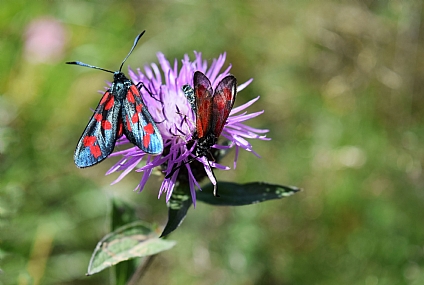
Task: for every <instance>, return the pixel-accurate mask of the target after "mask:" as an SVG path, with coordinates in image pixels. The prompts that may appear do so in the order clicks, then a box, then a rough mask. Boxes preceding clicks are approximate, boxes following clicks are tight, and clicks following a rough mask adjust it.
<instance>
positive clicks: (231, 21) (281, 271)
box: [0, 0, 424, 285]
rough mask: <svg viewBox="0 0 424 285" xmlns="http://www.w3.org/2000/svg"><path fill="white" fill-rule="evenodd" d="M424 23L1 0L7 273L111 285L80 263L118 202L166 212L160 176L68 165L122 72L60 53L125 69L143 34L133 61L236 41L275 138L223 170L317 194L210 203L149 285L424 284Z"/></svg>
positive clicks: (403, 7)
mask: <svg viewBox="0 0 424 285" xmlns="http://www.w3.org/2000/svg"><path fill="white" fill-rule="evenodd" d="M422 19H423V4H422V1H420V0H416V1H413V0H411V1H400V0H397V1H395V0H392V1H377V0H374V1H373V0H364V1H328V0H317V1H272V0H267V1H246V0H238V1H224V0H219V1H188V0H186V1H184V0H181V1H143V2H142V3H141V2H140V3H139V2H137V1H119V2H118V1H111V0H96V1H82V0H51V1H44V2H43V1H23V0H17V1H6V2H4V1H3V2H2V3H1V9H0V29H1V30H0V32H1V38H0V51H1V52H0V61H1V68H0V88H1V90H0V91H1V93H0V94H1V97H0V169H1V170H0V173H1V179H0V260H1V261H0V268H1V272H0V280H1V281H0V284H110V281H109V277H110V274H109V272H108V271H107V270H106V271H104V272H102V273H99V274H97V275H95V276H91V277H85V276H84V274H85V272H86V269H87V265H88V261H89V258H90V255H91V252H92V251H93V249H94V247H95V245H96V243H97V241H98V240H99V239H100V238H101V237H102V236H103V235H104V234H106V233H107V232H108V231H109V224H110V220H109V216H108V215H109V211H110V199H111V198H112V197H119V198H121V199H124V200H126V201H128V202H130V203H132V204H134V205H137V207H138V208H139V213H138V214H139V216H140V218H141V219H143V220H146V221H148V222H153V223H154V222H156V223H159V224H163V223H165V221H166V218H167V209H166V205H165V200H164V197H162V198H161V199H160V200H157V193H158V188H159V186H160V182H161V178H160V177H152V178H151V179H150V181H149V183H148V185H147V187H146V188H145V189H144V191H143V192H142V193H141V194H137V193H134V192H133V191H132V189H133V188H134V187H135V186H136V184H137V181H138V180H139V179H140V177H141V175H140V174H137V173H132V174H130V175H128V176H127V177H126V178H125V179H124V180H123V181H122V182H120V183H118V184H116V185H114V186H110V183H111V182H112V181H113V180H114V179H115V178H116V177H117V175H111V176H106V177H105V176H104V173H105V171H106V170H107V169H108V168H109V167H111V166H112V165H113V159H110V160H106V161H105V162H103V163H101V164H99V165H97V166H95V167H92V168H89V169H83V170H81V169H77V168H76V166H75V165H74V163H73V158H72V155H73V151H74V148H75V145H76V143H77V141H78V138H79V136H80V135H81V132H82V131H83V129H84V127H85V125H86V123H87V122H88V118H89V116H90V111H89V109H90V108H95V106H96V105H97V103H98V101H99V99H100V96H101V95H100V94H98V93H96V91H97V90H102V89H103V87H104V86H105V81H107V80H111V79H112V78H111V76H110V74H109V75H108V74H107V73H104V72H100V71H96V70H90V69H86V68H81V67H75V66H67V65H65V64H64V62H65V61H72V60H80V61H83V62H86V63H89V64H93V65H97V66H100V67H103V68H108V69H112V70H115V69H117V68H118V67H119V64H120V63H121V61H122V59H123V58H124V56H125V55H126V54H127V52H128V50H129V48H130V47H131V45H132V43H133V39H134V37H135V36H136V35H137V34H138V33H139V32H140V31H142V30H144V29H145V30H146V34H145V36H143V38H142V39H141V41H140V44H139V46H138V47H137V49H136V50H135V51H134V53H133V55H132V56H131V57H130V58H129V60H128V61H127V64H128V65H130V66H131V67H142V66H144V65H145V64H148V63H150V62H157V60H156V52H158V51H162V52H164V53H165V55H166V56H167V57H168V59H172V60H173V59H174V58H177V59H178V60H181V59H182V57H183V54H185V53H187V54H189V55H190V57H191V58H193V51H194V50H196V51H201V52H202V53H203V55H204V57H205V58H206V59H208V60H212V59H213V58H215V57H217V56H218V55H219V53H222V52H224V51H226V52H227V62H228V63H231V64H233V69H232V73H233V74H234V75H235V76H236V77H237V78H238V80H239V82H244V81H246V80H248V79H249V78H251V77H253V78H254V81H253V83H252V84H251V85H250V86H249V87H248V88H247V89H246V90H244V91H243V92H241V93H240V94H239V96H238V98H237V102H236V106H237V105H240V104H242V103H244V102H246V101H248V100H249V99H251V98H254V97H256V96H257V95H261V99H260V100H259V101H258V103H256V104H255V105H254V106H252V107H251V108H250V109H249V111H250V112H253V111H258V110H262V109H264V110H265V114H264V115H262V116H260V117H259V118H257V119H255V120H252V121H251V125H253V126H255V127H260V128H268V129H270V133H269V137H271V138H272V140H271V141H269V142H264V141H253V142H252V143H253V144H254V147H255V149H256V151H257V152H258V153H259V154H261V156H262V158H261V159H258V158H256V157H255V156H253V155H252V154H249V153H245V152H244V153H241V154H240V157H239V163H238V167H237V169H236V170H230V171H228V172H224V171H216V175H217V177H218V179H219V180H230V181H236V182H251V181H266V182H269V183H277V184H285V185H296V186H299V187H302V188H304V191H303V192H301V193H298V194H296V195H295V196H292V197H290V198H287V199H284V200H279V201H270V202H266V203H262V204H257V205H251V206H245V207H239V208H235V207H225V208H216V207H212V206H208V205H205V204H201V203H199V204H198V205H197V208H196V209H191V210H190V211H189V213H188V216H187V218H186V220H185V221H184V223H183V224H182V226H181V227H180V228H179V229H177V230H176V231H175V233H173V234H172V235H171V237H170V238H171V239H173V240H176V241H177V242H178V244H177V246H176V247H175V248H173V249H172V250H170V251H168V252H165V253H163V254H161V255H159V256H158V257H157V258H156V259H155V261H154V263H153V264H152V266H151V267H150V270H149V271H148V273H147V274H146V275H145V277H144V279H143V280H142V281H143V284H171V285H172V284H243V285H249V284H366V285H377V284H424V226H423V221H424V206H423V205H424V191H423V190H424V189H423V186H424V179H423V172H422V165H423V163H424V150H423V147H422V145H423V144H422V143H420V142H422V141H423V139H424V120H423V113H424V112H423V110H424V109H423V107H424V97H423V92H422V88H423V82H424V48H423V44H424V34H423V25H424V23H423V21H422ZM40 39H41V42H42V43H46V44H45V45H44V44H40ZM124 69H125V70H126V67H125V68H124ZM224 162H226V164H227V165H232V158H231V155H230V157H228V158H227V159H226V160H225V161H224Z"/></svg>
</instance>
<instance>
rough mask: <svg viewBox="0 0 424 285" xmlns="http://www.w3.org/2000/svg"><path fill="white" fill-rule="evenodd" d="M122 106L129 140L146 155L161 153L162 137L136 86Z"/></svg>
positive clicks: (129, 91)
mask: <svg viewBox="0 0 424 285" xmlns="http://www.w3.org/2000/svg"><path fill="white" fill-rule="evenodd" d="M122 104H123V108H122V122H123V127H124V134H125V136H126V137H127V139H128V140H129V141H130V142H131V143H133V144H134V145H136V146H138V147H139V148H140V149H141V150H142V151H144V152H146V153H150V154H159V153H161V152H162V151H163V140H162V136H161V134H160V132H159V130H158V128H157V127H156V124H155V122H154V120H153V118H152V116H151V115H150V113H149V111H148V110H147V107H146V105H145V104H144V102H143V99H142V98H141V95H140V92H139V90H138V89H137V87H136V86H135V85H134V84H133V85H131V87H130V88H129V89H128V91H127V94H126V98H125V99H124V100H123V103H122Z"/></svg>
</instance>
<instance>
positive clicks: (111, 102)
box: [105, 96, 115, 110]
mask: <svg viewBox="0 0 424 285" xmlns="http://www.w3.org/2000/svg"><path fill="white" fill-rule="evenodd" d="M109 98H110V99H109V101H107V102H106V105H105V110H110V109H111V108H112V107H113V105H115V98H114V97H113V96H109Z"/></svg>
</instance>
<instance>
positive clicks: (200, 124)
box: [168, 71, 237, 197]
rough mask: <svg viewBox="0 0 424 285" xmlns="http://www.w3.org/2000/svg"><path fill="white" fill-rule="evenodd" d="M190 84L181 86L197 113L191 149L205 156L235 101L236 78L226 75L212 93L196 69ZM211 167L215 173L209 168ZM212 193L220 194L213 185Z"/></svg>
mask: <svg viewBox="0 0 424 285" xmlns="http://www.w3.org/2000/svg"><path fill="white" fill-rule="evenodd" d="M193 86H194V89H193V88H192V87H191V86H190V85H184V86H183V92H184V94H185V96H186V97H187V100H188V102H189V104H190V106H191V108H192V110H193V112H194V113H195V115H196V133H195V134H194V136H193V140H195V141H197V144H196V147H195V150H194V155H195V158H197V157H202V156H206V155H208V154H209V153H210V148H211V147H212V146H213V145H215V144H216V142H217V141H218V138H219V136H220V135H221V132H222V129H223V128H224V125H225V123H226V121H227V118H228V116H229V115H230V112H231V109H232V108H233V105H234V101H235V100H236V94H237V79H236V78H235V77H234V76H233V75H228V76H226V77H225V78H224V79H222V80H221V81H220V82H219V83H218V85H217V87H216V89H215V92H214V91H213V90H212V85H211V82H210V81H209V79H208V78H207V77H206V75H204V74H203V73H202V72H200V71H196V72H195V73H194V77H193ZM191 161H192V160H189V161H188V163H190V162H191ZM207 161H208V160H207ZM208 163H209V162H208ZM210 169H211V172H212V175H214V174H213V170H212V168H210ZM171 173H172V172H171ZM168 176H169V175H168ZM215 180H216V179H215ZM214 195H215V196H217V197H219V196H218V194H217V189H216V186H215V187H214Z"/></svg>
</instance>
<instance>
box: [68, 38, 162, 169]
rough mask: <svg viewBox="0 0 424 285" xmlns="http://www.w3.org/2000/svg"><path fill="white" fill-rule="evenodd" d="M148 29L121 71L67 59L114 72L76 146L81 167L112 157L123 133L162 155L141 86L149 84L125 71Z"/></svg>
mask: <svg viewBox="0 0 424 285" xmlns="http://www.w3.org/2000/svg"><path fill="white" fill-rule="evenodd" d="M144 32H145V31H143V32H142V33H141V34H139V35H138V36H137V37H136V38H135V40H134V44H133V46H132V48H131V50H130V52H129V53H128V55H127V56H126V57H125V58H124V60H123V61H122V63H121V66H120V67H119V70H118V71H115V72H113V71H110V70H107V69H103V68H100V67H97V66H92V65H89V64H86V63H82V62H79V61H73V62H67V64H75V65H80V66H85V67H89V68H94V69H100V70H103V71H106V72H110V73H113V82H112V85H111V86H110V88H109V89H108V90H107V91H106V92H105V93H104V94H103V97H102V98H101V100H100V103H99V105H98V106H97V108H96V110H95V111H94V114H93V116H92V117H91V119H90V121H89V122H88V125H87V127H86V128H85V130H84V132H83V133H82V135H81V138H80V140H79V141H78V144H77V147H76V149H75V153H74V161H75V164H76V165H77V166H78V167H80V168H83V167H89V166H92V165H95V164H97V163H99V162H101V161H102V160H104V159H105V158H106V157H108V156H109V155H110V154H111V153H112V151H113V149H114V147H115V143H116V140H117V139H119V138H120V137H121V136H122V135H123V134H124V135H125V136H126V137H127V139H128V140H129V141H130V142H131V143H133V144H134V145H136V146H137V147H139V148H140V149H141V150H142V151H144V152H146V153H149V154H159V153H161V152H162V150H163V141H162V136H161V134H160V133H159V130H158V128H157V127H156V124H155V122H154V120H153V118H152V116H151V115H150V113H149V111H148V110H147V107H146V105H145V104H144V101H143V99H142V97H141V94H140V92H139V89H138V88H141V87H144V88H145V86H144V85H143V83H139V84H138V85H137V86H136V85H135V84H134V83H133V82H132V81H131V80H130V79H128V78H127V77H126V76H125V75H124V73H123V72H122V71H121V70H122V66H123V65H124V63H125V61H126V60H127V58H128V57H129V56H130V54H131V53H132V51H133V50H134V48H135V47H136V45H137V43H138V41H139V40H140V38H141V36H142V35H143V34H144ZM146 90H147V89H146ZM147 91H148V90H147ZM148 92H149V91H148ZM149 93H150V92H149Z"/></svg>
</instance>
